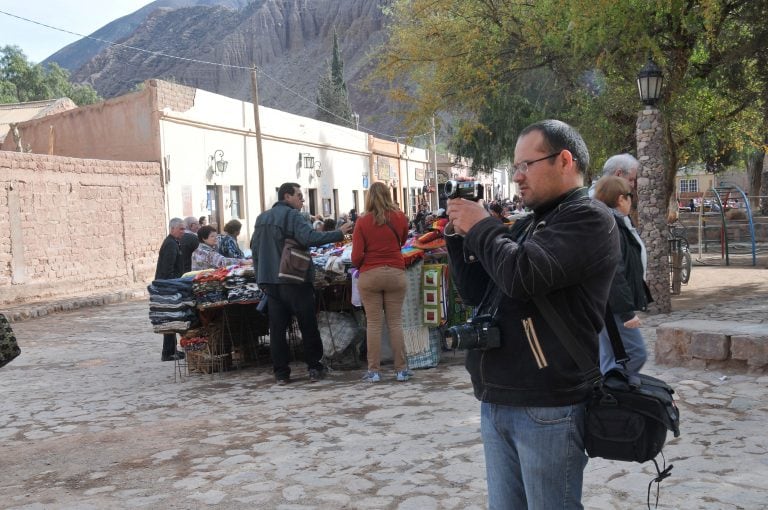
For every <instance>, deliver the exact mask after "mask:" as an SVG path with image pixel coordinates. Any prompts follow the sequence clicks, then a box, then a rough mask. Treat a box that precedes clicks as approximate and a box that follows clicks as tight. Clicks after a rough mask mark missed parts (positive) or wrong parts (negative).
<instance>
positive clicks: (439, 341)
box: [408, 328, 443, 368]
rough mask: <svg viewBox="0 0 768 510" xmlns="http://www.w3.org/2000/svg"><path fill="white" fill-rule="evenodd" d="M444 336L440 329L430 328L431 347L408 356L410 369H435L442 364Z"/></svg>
mask: <svg viewBox="0 0 768 510" xmlns="http://www.w3.org/2000/svg"><path fill="white" fill-rule="evenodd" d="M442 348H443V336H442V333H441V332H440V328H429V347H428V348H427V349H426V350H424V351H421V352H417V353H415V354H409V355H408V368H433V367H436V366H437V365H438V363H440V352H441V351H442Z"/></svg>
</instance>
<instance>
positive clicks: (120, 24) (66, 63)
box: [43, 0, 248, 72]
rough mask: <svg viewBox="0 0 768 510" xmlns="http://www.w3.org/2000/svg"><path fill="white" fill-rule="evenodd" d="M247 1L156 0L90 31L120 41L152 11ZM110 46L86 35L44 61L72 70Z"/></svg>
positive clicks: (238, 5) (235, 5) (241, 4)
mask: <svg viewBox="0 0 768 510" xmlns="http://www.w3.org/2000/svg"><path fill="white" fill-rule="evenodd" d="M247 3H248V2H247V0H156V1H155V2H152V3H150V4H147V5H145V6H144V7H142V8H141V9H138V10H137V11H135V12H133V13H131V14H128V15H126V16H123V17H122V18H118V19H116V20H114V21H112V22H110V23H108V24H106V25H104V26H103V27H101V28H100V29H98V30H97V31H95V32H94V33H92V34H89V35H91V36H93V37H95V38H96V39H102V40H104V41H119V40H120V39H123V38H124V37H128V36H130V35H131V34H132V33H133V31H134V30H136V28H138V27H139V25H141V24H142V23H143V22H144V20H145V19H147V16H149V14H150V13H152V12H153V11H154V10H155V9H159V8H162V7H167V8H171V9H177V8H179V7H188V6H192V5H222V6H224V7H230V8H232V9H240V8H242V7H244V6H245V5H247ZM106 47H107V43H104V42H100V41H95V40H93V39H88V38H83V39H80V40H79V41H75V42H73V43H72V44H68V45H67V46H65V47H63V48H62V49H60V50H59V51H57V52H56V53H54V54H53V55H51V56H49V57H48V58H46V59H45V60H44V61H43V64H49V63H51V62H55V63H57V64H59V65H60V66H61V67H63V68H65V69H67V70H69V71H70V72H74V71H76V70H77V69H79V68H80V67H81V66H82V65H83V64H85V63H86V62H88V61H89V60H91V59H92V58H93V57H95V56H96V55H98V54H99V52H100V51H101V50H103V49H104V48H106Z"/></svg>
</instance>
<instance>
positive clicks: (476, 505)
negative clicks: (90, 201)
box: [0, 268, 768, 510]
mask: <svg viewBox="0 0 768 510" xmlns="http://www.w3.org/2000/svg"><path fill="white" fill-rule="evenodd" d="M697 269H698V268H694V271H693V279H692V283H691V286H690V287H689V288H685V287H684V289H683V296H682V297H685V295H686V291H688V292H690V293H692V294H696V293H699V294H701V297H700V299H699V298H697V299H696V300H694V301H693V302H691V301H688V305H687V307H685V309H676V311H674V312H672V313H671V314H668V315H657V316H652V317H646V318H645V319H644V326H643V333H644V335H645V337H646V339H647V341H648V344H649V345H648V348H649V352H650V354H651V356H650V358H651V359H650V360H649V362H648V365H647V367H646V370H645V372H647V373H648V374H650V375H658V376H661V377H662V378H663V379H664V380H666V381H667V382H669V383H670V384H671V385H672V386H673V387H674V388H675V390H676V392H677V395H676V396H677V398H678V405H679V407H680V411H681V437H679V438H677V439H673V438H671V436H670V438H669V440H668V445H667V446H666V447H665V451H664V452H665V455H666V458H667V462H671V463H673V464H674V466H675V467H674V469H673V471H672V477H671V478H668V479H667V480H665V481H664V482H663V483H662V486H661V497H660V504H659V508H663V509H671V508H675V509H690V508H698V509H707V510H709V509H711V510H721V509H737V508H748V509H753V508H754V509H757V508H767V507H768V505H767V504H766V502H767V501H768V485H766V482H765V480H766V479H768V464H766V462H765V458H766V453H767V451H766V450H768V440H766V434H765V426H766V423H768V376H765V375H759V374H742V373H738V372H726V371H709V370H697V369H690V368H680V367H666V366H658V365H656V364H655V361H654V359H653V343H654V341H655V326H656V325H657V324H660V323H662V322H666V321H670V320H677V319H679V318H723V319H729V320H740V321H747V322H761V321H762V322H765V321H766V320H768V299H766V297H767V296H766V292H768V285H764V284H763V283H762V280H761V278H763V276H762V275H763V274H765V275H766V276H768V271H765V270H762V271H763V273H758V271H760V270H752V274H751V275H749V274H743V275H741V276H738V275H737V273H739V274H741V273H740V272H739V271H731V272H729V271H726V273H725V274H724V275H722V276H717V275H715V274H714V273H715V272H712V273H709V272H707V270H706V269H704V270H702V271H698V272H697ZM721 272H722V271H718V273H721ZM699 278H701V281H699V280H698V279H699ZM741 278H743V282H742V280H741ZM697 282H698V283H697ZM704 282H707V283H706V285H705V283H704ZM717 282H719V283H724V282H726V283H727V282H731V283H735V284H737V286H739V285H741V284H748V283H750V282H753V283H755V284H756V286H757V287H761V288H762V289H756V294H752V295H745V293H744V292H741V291H733V292H731V291H730V290H729V291H727V292H726V291H724V290H723V289H724V288H726V287H723V286H717V285H715V283H717ZM739 282H742V283H741V284H740V283H739ZM758 284H759V285H758ZM718 285H719V284H718ZM730 287H732V286H727V288H730ZM744 288H745V287H744ZM711 294H715V296H720V295H721V294H722V295H725V296H727V299H723V298H721V299H719V302H715V301H714V300H713V298H709V297H707V296H710V295H711ZM675 299H676V300H678V299H679V298H675ZM710 300H712V302H709V301H710ZM697 303H698V306H695V305H697ZM676 307H677V304H676ZM14 330H15V331H16V334H17V337H18V339H19V342H20V344H21V347H22V350H23V353H22V356H21V357H19V358H18V359H17V360H15V361H14V362H12V363H11V364H9V365H7V366H6V367H4V368H2V369H0V380H2V383H3V387H4V388H6V389H7V391H6V392H4V396H3V399H2V400H0V472H2V473H3V474H4V475H3V476H2V477H0V494H3V499H2V502H1V503H0V508H24V509H43V508H45V509H64V508H66V509H69V508H99V509H100V508H171V509H173V508H184V509H193V508H212V507H213V508H226V509H241V508H242V509H251V508H266V509H285V510H294V509H308V508H318V509H325V508H334V509H335V508H350V509H353V508H354V509H380V508H387V509H403V510H408V509H414V510H417V509H418V510H422V509H438V508H440V509H442V508H448V509H480V508H485V506H486V496H485V470H484V465H483V451H482V444H481V442H480V435H479V404H478V402H477V401H476V400H475V399H474V397H473V396H472V390H471V384H470V382H469V378H468V375H467V373H466V371H465V370H464V368H463V366H462V356H461V355H453V354H451V353H444V354H445V356H444V359H443V361H442V362H441V364H440V366H438V367H437V368H435V369H431V370H419V371H416V374H415V377H414V379H413V380H412V381H410V382H408V383H397V382H395V381H394V375H393V374H391V373H387V371H386V370H385V371H384V372H383V374H384V375H385V378H384V381H383V382H382V383H379V384H367V383H362V382H360V381H359V377H360V376H361V374H362V371H363V370H362V369H361V370H358V371H349V372H334V373H332V374H331V375H330V376H329V378H327V379H326V380H324V381H322V382H320V383H317V384H310V383H309V382H308V378H307V373H306V368H305V367H303V366H301V365H294V367H293V369H294V376H295V378H296V381H295V382H294V383H292V384H290V385H288V386H286V387H277V386H275V385H274V384H273V383H272V381H273V378H272V374H271V373H270V370H269V368H268V367H259V368H254V369H247V370H242V371H236V372H229V373H226V374H222V375H215V376H199V375H194V376H191V377H189V378H187V379H186V380H185V382H180V383H174V376H173V372H174V367H173V364H172V363H162V362H160V361H159V358H160V347H161V339H160V336H159V335H155V334H153V333H152V332H151V329H150V325H149V322H148V320H147V304H146V301H144V300H129V301H126V302H122V303H118V304H112V305H109V306H99V307H88V308H81V309H78V310H72V311H65V312H61V313H55V314H50V315H48V316H44V317H41V318H38V319H35V320H26V321H21V322H18V323H15V324H14ZM654 474H655V471H654V470H653V467H652V464H648V463H646V464H643V465H640V464H635V463H621V462H612V461H606V460H603V459H591V460H590V462H589V464H588V465H587V469H586V473H585V487H584V498H583V501H584V505H585V508H587V509H606V510H608V509H625V508H627V509H628V508H645V500H646V490H647V486H648V482H649V481H650V480H651V478H652V477H653V475H654Z"/></svg>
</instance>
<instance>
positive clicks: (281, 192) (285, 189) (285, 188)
mask: <svg viewBox="0 0 768 510" xmlns="http://www.w3.org/2000/svg"><path fill="white" fill-rule="evenodd" d="M296 188H301V184H299V183H297V182H284V183H282V184H281V185H280V189H278V190H277V199H278V200H285V195H286V194H288V195H291V196H293V195H295V194H296Z"/></svg>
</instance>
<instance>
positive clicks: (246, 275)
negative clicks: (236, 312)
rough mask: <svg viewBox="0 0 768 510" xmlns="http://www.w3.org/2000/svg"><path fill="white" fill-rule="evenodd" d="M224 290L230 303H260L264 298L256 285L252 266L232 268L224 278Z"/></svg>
mask: <svg viewBox="0 0 768 510" xmlns="http://www.w3.org/2000/svg"><path fill="white" fill-rule="evenodd" d="M224 288H225V289H226V291H227V301H228V302H230V303H241V302H244V301H261V299H262V298H263V297H264V292H263V291H262V290H261V289H259V286H258V284H257V283H256V272H255V271H254V270H253V267H252V266H237V267H233V268H232V269H231V270H230V271H229V274H228V275H227V277H226V278H224Z"/></svg>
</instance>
